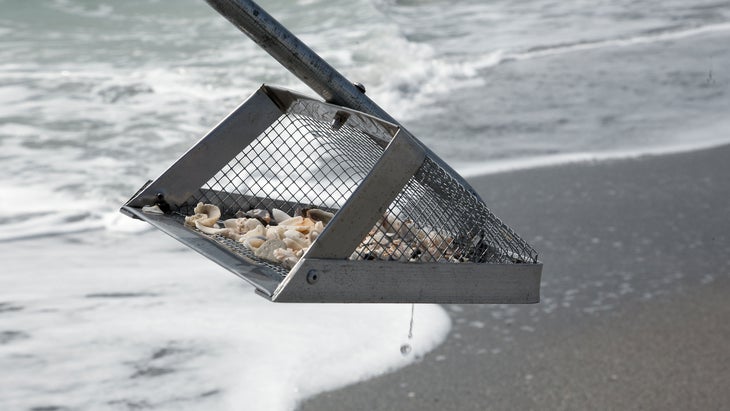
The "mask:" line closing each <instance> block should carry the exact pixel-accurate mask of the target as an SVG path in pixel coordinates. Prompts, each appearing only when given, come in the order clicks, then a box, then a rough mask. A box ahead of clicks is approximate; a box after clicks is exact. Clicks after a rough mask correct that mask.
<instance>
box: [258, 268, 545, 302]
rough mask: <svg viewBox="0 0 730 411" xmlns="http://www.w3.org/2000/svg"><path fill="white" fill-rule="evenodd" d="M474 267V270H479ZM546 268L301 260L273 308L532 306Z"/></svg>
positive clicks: (276, 297)
mask: <svg viewBox="0 0 730 411" xmlns="http://www.w3.org/2000/svg"><path fill="white" fill-rule="evenodd" d="M475 266H476V267H475ZM541 273H542V264H475V263H463V264H458V263H402V262H395V261H352V260H329V259H306V258H305V259H302V260H301V261H300V262H299V264H297V266H296V267H294V270H292V272H291V273H290V274H289V275H288V276H287V278H286V279H285V280H284V282H282V284H281V286H280V287H279V290H277V292H276V294H275V295H274V297H273V299H272V301H274V302H313V301H316V302H326V303H439V304H531V303H537V302H539V301H540V277H541Z"/></svg>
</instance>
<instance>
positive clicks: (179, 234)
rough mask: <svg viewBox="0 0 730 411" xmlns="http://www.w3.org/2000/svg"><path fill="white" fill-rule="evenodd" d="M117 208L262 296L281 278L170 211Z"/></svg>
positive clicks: (268, 295)
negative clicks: (188, 249) (239, 278)
mask: <svg viewBox="0 0 730 411" xmlns="http://www.w3.org/2000/svg"><path fill="white" fill-rule="evenodd" d="M121 211H122V212H124V213H125V214H127V215H129V216H130V217H134V218H139V219H140V220H144V221H146V222H148V223H150V224H152V225H153V226H154V227H155V228H157V229H159V230H161V231H163V232H164V233H166V234H168V235H170V236H171V237H172V238H174V239H176V240H178V241H180V242H181V243H183V244H185V245H186V246H188V247H190V248H192V249H193V250H195V251H197V252H198V253H200V254H202V255H203V256H204V257H206V258H208V259H209V260H212V261H214V262H216V263H217V264H218V265H220V266H221V267H223V268H225V269H227V270H228V271H230V272H232V273H233V274H235V275H237V276H238V277H241V278H242V279H244V280H246V281H247V282H248V283H250V284H251V285H253V286H254V287H256V291H257V292H258V293H259V294H261V295H262V296H264V297H266V298H269V299H271V297H272V295H273V294H274V291H275V290H276V288H277V287H278V286H279V283H281V281H282V279H283V278H282V276H281V275H280V274H279V273H276V272H274V271H272V270H271V269H269V268H267V267H266V266H263V265H261V264H258V263H256V262H255V261H246V260H244V259H243V258H242V257H241V256H238V255H236V254H234V253H232V252H231V251H229V250H227V249H225V248H224V247H222V246H220V245H218V244H217V243H216V242H215V241H213V240H212V239H210V238H209V237H207V236H205V235H204V234H200V233H197V232H195V231H193V230H191V229H188V228H186V227H185V226H183V225H182V224H181V223H180V221H179V220H178V219H176V218H174V217H171V216H170V215H167V214H165V215H157V214H147V213H143V212H142V211H141V210H139V209H137V208H134V207H129V206H124V207H122V210H121Z"/></svg>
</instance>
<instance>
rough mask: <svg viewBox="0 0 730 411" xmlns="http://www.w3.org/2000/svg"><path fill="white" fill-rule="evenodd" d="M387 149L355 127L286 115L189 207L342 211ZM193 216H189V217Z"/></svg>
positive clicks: (232, 210)
mask: <svg viewBox="0 0 730 411" xmlns="http://www.w3.org/2000/svg"><path fill="white" fill-rule="evenodd" d="M382 153H383V148H382V147H380V146H379V145H378V144H376V143H375V142H374V141H373V140H372V139H371V138H370V137H368V136H367V135H366V134H364V133H363V132H361V131H359V130H357V129H354V128H352V127H347V126H345V127H342V128H340V129H339V130H333V129H332V127H331V126H330V125H329V124H327V123H325V122H323V121H320V120H316V119H313V118H310V117H306V116H303V115H298V114H285V115H283V116H281V117H280V118H279V120H278V121H276V122H275V123H274V124H272V125H271V126H270V127H269V128H268V129H267V130H266V131H265V132H264V133H263V134H262V135H261V136H260V137H259V138H258V139H256V140H255V141H254V142H253V143H252V144H250V145H249V146H248V147H246V149H244V150H243V151H242V152H241V153H239V154H238V155H236V156H235V157H234V158H233V159H232V160H231V161H230V162H229V163H228V164H227V165H226V166H225V167H223V168H222V169H221V170H220V171H219V172H218V173H217V174H216V175H215V176H214V177H213V178H211V179H210V180H209V181H208V182H207V183H206V184H205V185H204V186H203V187H202V188H201V191H200V193H199V194H198V195H196V196H194V198H192V199H190V200H189V201H188V202H187V205H188V207H191V206H195V204H196V203H197V202H198V201H202V202H207V203H213V204H216V205H218V206H219V207H221V211H222V214H223V216H224V217H227V216H233V215H235V213H236V212H238V211H240V210H244V211H246V210H250V209H255V208H262V209H270V208H272V207H276V208H279V209H281V210H283V211H284V212H286V213H289V214H293V213H294V212H295V210H296V209H297V208H300V207H315V208H321V209H325V210H333V211H334V210H338V209H339V208H340V207H342V205H343V204H344V203H345V201H346V200H347V198H348V197H349V196H350V195H351V194H352V192H353V191H354V190H355V189H356V188H357V186H358V185H359V184H360V183H361V182H362V180H363V179H364V178H365V176H367V174H368V173H369V172H370V170H371V169H372V168H373V166H374V165H375V163H376V162H377V160H378V158H380V156H381V155H382ZM188 212H189V211H188Z"/></svg>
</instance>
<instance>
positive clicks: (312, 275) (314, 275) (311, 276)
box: [307, 270, 319, 284]
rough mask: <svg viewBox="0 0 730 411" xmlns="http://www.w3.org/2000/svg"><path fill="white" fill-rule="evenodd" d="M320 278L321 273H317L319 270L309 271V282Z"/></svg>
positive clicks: (312, 282) (311, 282) (314, 281)
mask: <svg viewBox="0 0 730 411" xmlns="http://www.w3.org/2000/svg"><path fill="white" fill-rule="evenodd" d="M318 279H319V273H317V270H309V272H308V273H307V282H308V283H309V284H314V283H316V282H317V280H318Z"/></svg>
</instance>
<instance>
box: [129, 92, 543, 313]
mask: <svg viewBox="0 0 730 411" xmlns="http://www.w3.org/2000/svg"><path fill="white" fill-rule="evenodd" d="M206 204H209V205H211V206H215V208H216V209H217V210H219V212H220V215H217V214H216V216H215V217H214V218H213V220H217V221H218V223H215V221H213V222H212V223H213V224H211V225H210V226H209V227H201V226H200V225H197V226H194V225H193V224H186V221H188V222H190V221H192V220H190V219H192V218H194V216H195V215H201V214H200V213H199V211H200V208H199V207H201V206H203V205H206ZM155 205H156V208H154V209H150V208H146V207H150V206H155ZM148 210H152V212H149V211H148ZM122 211H123V212H125V213H127V214H129V215H131V216H133V217H136V218H140V219H143V220H146V221H148V222H150V223H151V224H153V225H154V226H156V227H157V228H159V229H161V230H163V231H165V232H166V233H168V234H170V235H172V236H173V237H175V238H176V239H178V240H180V241H182V242H183V243H185V244H186V245H188V246H189V247H191V248H193V249H195V250H197V251H198V252H200V253H202V254H203V255H205V256H206V257H208V258H209V259H211V260H213V261H215V262H217V263H218V264H220V265H222V266H223V267H225V268H227V269H228V270H230V271H232V272H234V273H235V274H237V275H238V276H240V277H242V278H243V279H245V280H247V281H249V282H250V283H251V284H253V285H254V286H255V287H256V289H257V291H258V292H259V293H260V294H261V295H263V296H265V297H267V298H269V299H271V300H272V301H280V302H442V303H446V302H449V303H531V302H537V301H538V299H539V281H540V273H541V268H542V265H541V263H540V262H539V261H538V258H537V253H536V252H535V250H534V249H533V248H532V247H530V245H528V244H527V243H526V242H525V241H524V240H522V239H521V238H520V237H519V236H518V235H517V234H516V233H514V232H513V231H512V230H511V229H510V228H509V227H507V226H506V225H505V224H503V223H502V222H501V221H500V220H499V219H498V218H496V217H495V216H494V215H493V214H492V213H491V212H490V211H489V210H488V208H487V207H486V205H485V204H484V202H483V201H482V200H481V199H480V198H479V196H478V194H477V193H476V192H474V190H473V189H471V187H470V186H469V185H468V184H467V183H466V182H465V181H464V180H463V179H462V178H461V177H460V176H459V175H458V174H456V173H455V172H454V171H453V170H451V168H450V167H448V165H446V164H445V163H444V162H443V161H442V160H440V159H439V158H438V157H436V156H435V155H434V154H433V153H431V152H430V151H429V150H427V149H425V147H424V146H423V145H422V144H421V143H420V142H419V141H418V140H417V139H415V137H413V136H411V135H410V134H409V133H407V132H406V131H405V130H403V129H401V128H400V127H398V126H396V125H394V124H391V123H388V122H385V121H382V120H380V119H377V118H375V117H372V116H369V115H366V114H363V113H360V112H357V111H354V110H350V109H346V108H344V107H340V106H336V105H333V104H328V103H324V102H321V101H318V100H314V99H310V98H308V97H305V96H302V95H299V94H296V93H293V92H290V91H287V90H283V89H278V88H274V87H271V86H262V88H261V89H260V90H258V91H257V92H256V93H254V95H252V96H251V97H250V98H249V99H248V100H247V101H246V102H244V104H242V105H241V106H240V107H239V108H238V109H236V110H235V111H234V112H233V113H231V114H230V115H229V116H228V117H227V118H226V119H225V120H224V121H222V122H221V123H220V124H219V125H218V126H216V127H215V128H214V129H213V130H212V131H211V132H210V133H209V134H208V135H207V136H206V137H204V138H203V139H202V140H200V141H199V142H198V143H197V144H196V145H195V146H194V147H192V148H191V149H190V150H189V151H188V152H187V153H186V154H185V155H183V156H182V157H181V158H180V159H179V160H178V161H177V162H176V163H174V164H173V165H172V166H171V167H170V168H169V169H168V170H167V171H166V172H164V173H163V174H162V175H161V176H160V177H159V178H158V179H156V180H155V181H152V182H150V183H148V184H147V185H146V186H145V187H143V188H142V189H141V190H140V192H138V193H137V194H136V195H135V196H134V197H133V198H132V199H131V200H130V201H129V202H128V203H127V204H126V205H125V206H124V207H123V208H122ZM206 216H207V215H206ZM253 220H256V221H253ZM242 225H248V227H249V228H248V230H247V231H246V230H243V231H242V230H240V226H242ZM223 226H225V227H223ZM196 227H197V228H196ZM233 227H238V228H237V230H238V231H235V233H232V231H231V230H233ZM252 230H258V231H256V232H254V231H252ZM251 233H254V234H256V235H253V234H251ZM267 247H268V248H270V249H269V250H268V251H267V253H264V252H263V251H261V250H262V249H265V248H267ZM272 249H273V251H272Z"/></svg>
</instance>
